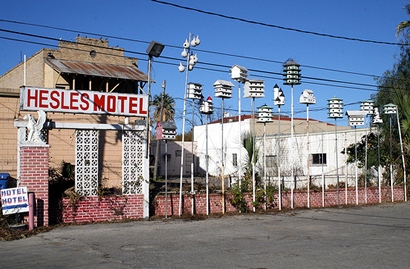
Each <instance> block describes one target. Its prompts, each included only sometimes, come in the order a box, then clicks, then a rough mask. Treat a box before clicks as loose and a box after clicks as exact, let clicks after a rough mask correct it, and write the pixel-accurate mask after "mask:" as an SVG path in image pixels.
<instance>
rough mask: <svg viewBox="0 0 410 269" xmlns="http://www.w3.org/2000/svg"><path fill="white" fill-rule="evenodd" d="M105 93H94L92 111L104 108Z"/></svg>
mask: <svg viewBox="0 0 410 269" xmlns="http://www.w3.org/2000/svg"><path fill="white" fill-rule="evenodd" d="M104 101H105V95H100V96H99V95H98V94H94V111H101V110H104V108H105V107H104Z"/></svg>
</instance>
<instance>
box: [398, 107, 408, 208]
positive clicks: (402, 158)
mask: <svg viewBox="0 0 410 269" xmlns="http://www.w3.org/2000/svg"><path fill="white" fill-rule="evenodd" d="M396 115H397V126H398V128H399V138H400V151H401V160H402V162H403V184H404V201H405V202H407V186H406V181H407V175H406V163H405V161H404V151H403V140H402V138H401V127H400V118H399V111H397V113H396Z"/></svg>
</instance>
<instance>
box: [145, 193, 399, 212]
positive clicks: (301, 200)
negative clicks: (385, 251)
mask: <svg viewBox="0 0 410 269" xmlns="http://www.w3.org/2000/svg"><path fill="white" fill-rule="evenodd" d="M393 189H394V194H393V195H394V201H404V188H403V187H402V186H395V187H394V188H393ZM365 194H366V195H365ZM293 195H294V208H305V207H307V206H308V202H307V192H306V191H299V190H295V191H294V193H293ZM309 196H310V197H309V198H310V207H322V192H321V191H310V195H309ZM231 197H232V196H231V195H230V194H227V195H226V199H225V202H226V206H225V212H237V211H238V210H237V208H235V207H234V206H233V205H232V204H231V202H230V200H231ZM358 197H359V204H366V203H367V204H375V203H378V202H379V190H378V188H377V187H372V188H367V189H366V191H365V189H364V188H359V189H358ZM365 197H367V202H366V200H365ZM193 199H194V213H195V214H206V194H196V195H195V196H194V198H192V196H191V195H184V196H183V197H182V201H183V202H182V214H192V201H193ZM245 199H246V201H247V204H248V208H249V210H252V194H251V193H246V194H245ZM337 200H338V195H337V191H336V189H331V190H326V191H325V207H331V206H336V205H337ZM381 200H382V202H391V190H390V187H384V188H382V189H381ZM278 202H279V201H278V195H277V194H275V199H274V202H273V204H272V205H269V207H273V208H274V209H277V208H278ZM339 202H340V205H345V204H346V190H345V189H344V188H341V189H339ZM347 204H348V205H355V204H356V189H355V188H348V189H347ZM165 205H166V201H165V195H157V196H156V197H155V201H154V207H155V215H156V216H165ZM167 206H168V210H167V215H168V216H173V215H174V216H178V215H179V194H168V204H167ZM290 207H291V193H290V191H288V192H283V193H282V208H290ZM209 208H210V213H211V214H212V213H222V200H221V194H215V193H213V194H210V195H209ZM151 213H152V212H151Z"/></svg>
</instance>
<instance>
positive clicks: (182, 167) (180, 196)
mask: <svg viewBox="0 0 410 269" xmlns="http://www.w3.org/2000/svg"><path fill="white" fill-rule="evenodd" d="M188 41H189V42H191V34H189V39H188ZM186 58H187V60H186V68H185V88H184V108H183V111H182V141H181V143H182V146H181V167H180V175H179V216H181V215H182V180H183V175H184V154H185V152H184V151H185V145H184V144H185V120H186V98H187V87H188V71H189V70H188V65H189V52H188V56H187V57H186Z"/></svg>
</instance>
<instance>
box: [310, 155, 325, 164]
mask: <svg viewBox="0 0 410 269" xmlns="http://www.w3.org/2000/svg"><path fill="white" fill-rule="evenodd" d="M312 164H326V153H314V154H312Z"/></svg>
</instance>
